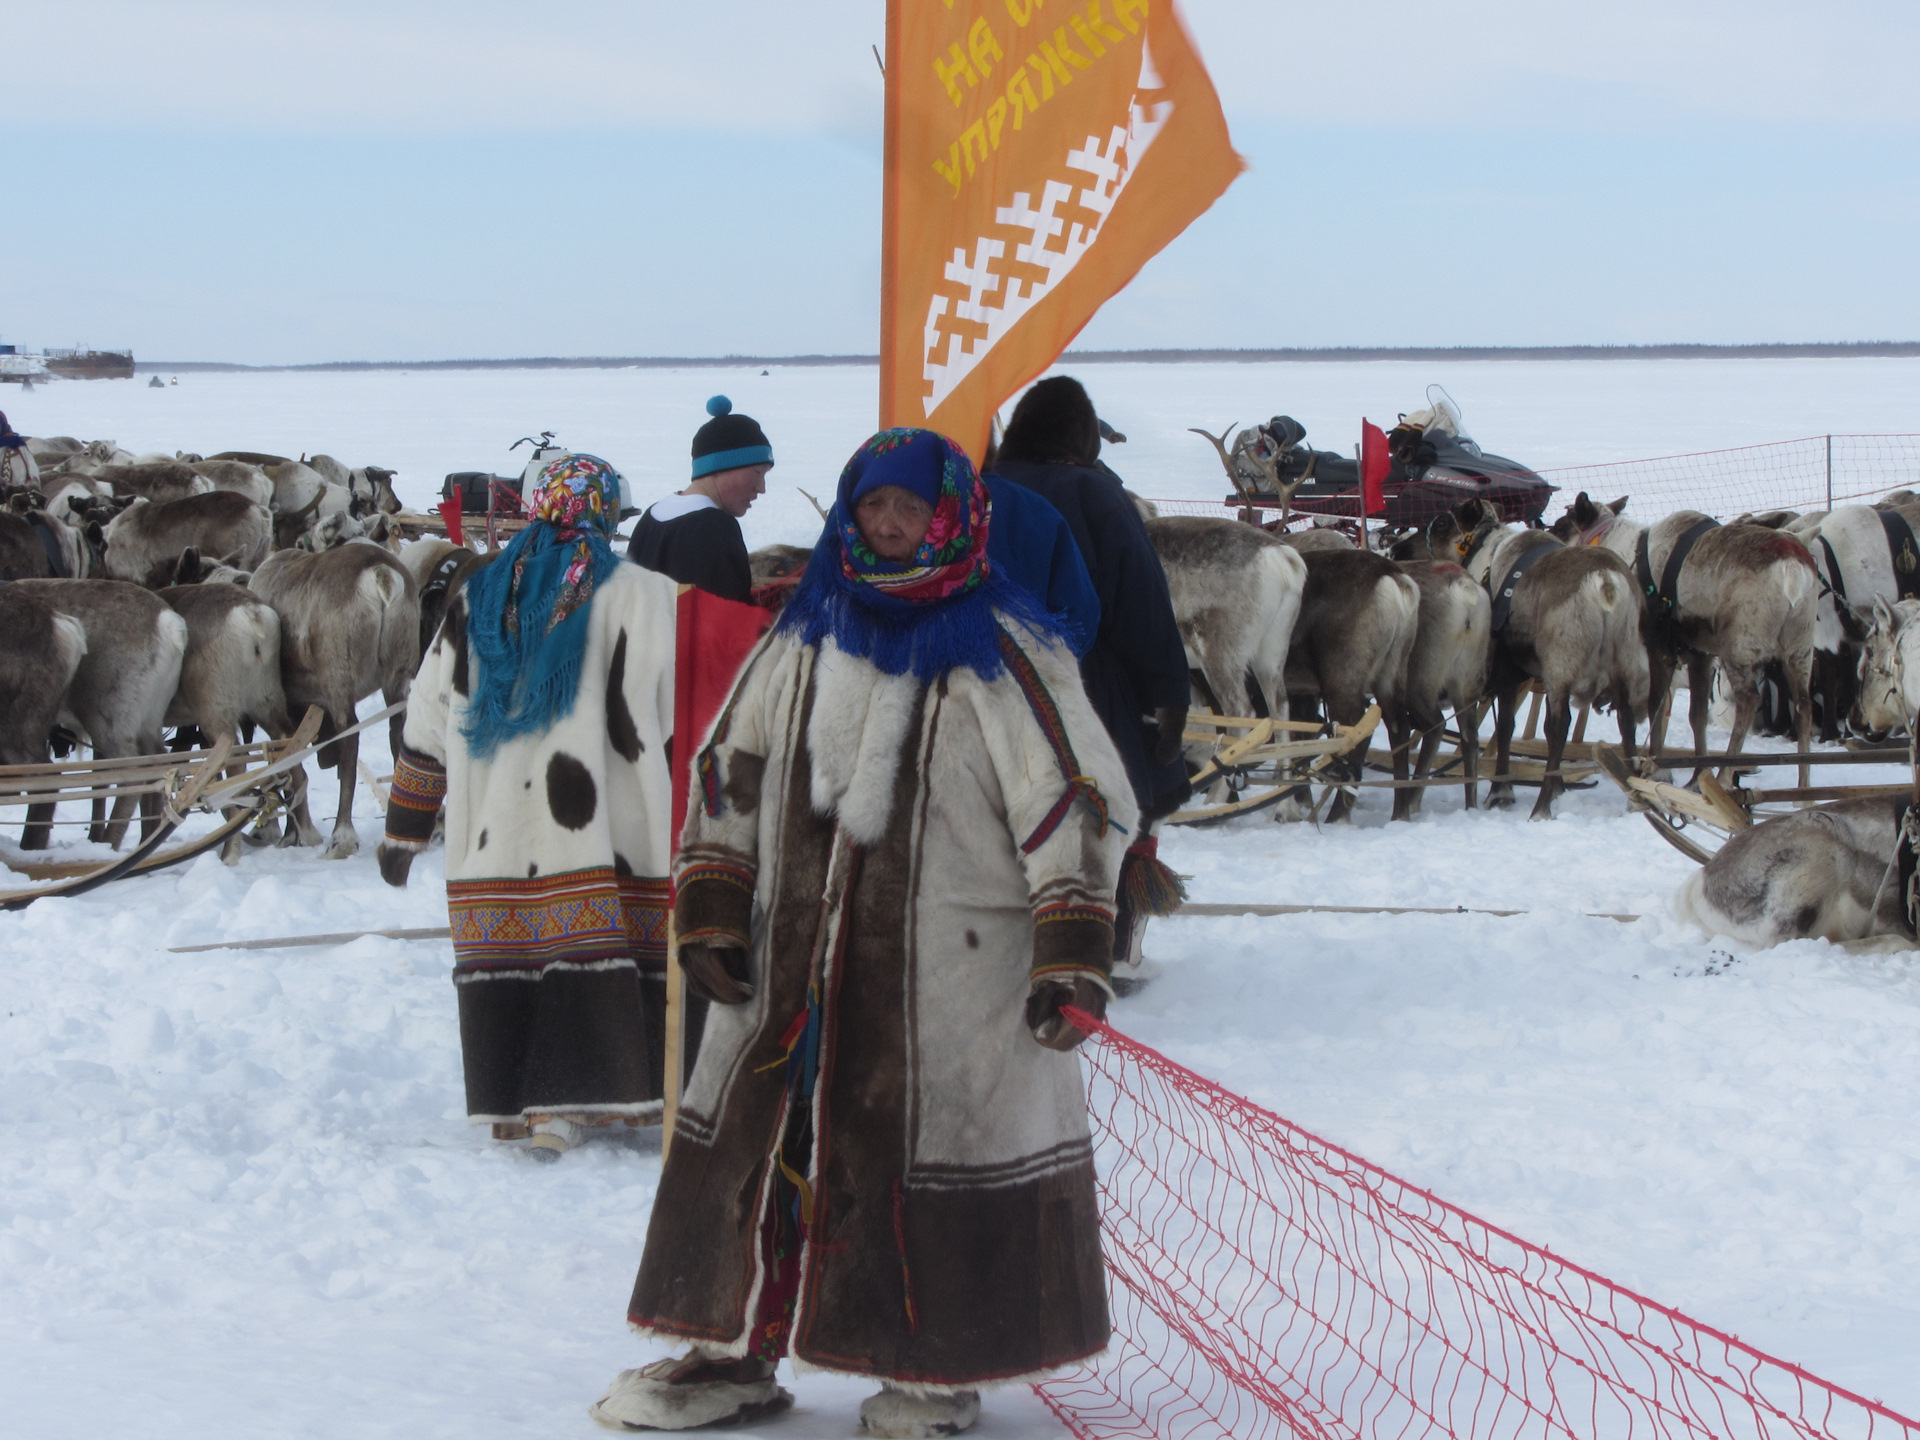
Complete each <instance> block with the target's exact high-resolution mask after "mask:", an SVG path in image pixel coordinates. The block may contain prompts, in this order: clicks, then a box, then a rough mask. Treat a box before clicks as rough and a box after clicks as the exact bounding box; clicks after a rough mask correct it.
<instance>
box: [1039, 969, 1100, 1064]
mask: <svg viewBox="0 0 1920 1440" xmlns="http://www.w3.org/2000/svg"><path fill="white" fill-rule="evenodd" d="M1063 1005H1074V1006H1078V1007H1079V1008H1080V1009H1082V1010H1084V1011H1086V1012H1087V1013H1088V1014H1089V1015H1091V1016H1093V1018H1094V1019H1096V1020H1104V1019H1106V1018H1107V989H1106V987H1105V986H1104V985H1102V984H1100V982H1099V981H1097V980H1094V979H1093V978H1091V977H1090V976H1086V975H1075V976H1073V977H1072V978H1071V979H1069V978H1068V977H1066V976H1058V977H1054V978H1049V979H1042V980H1036V981H1035V982H1034V985H1033V989H1032V990H1031V991H1030V992H1029V993H1028V995H1027V1028H1028V1029H1029V1030H1031V1031H1032V1032H1033V1038H1034V1039H1036V1040H1038V1041H1039V1042H1040V1043H1041V1044H1042V1045H1044V1046H1046V1047H1047V1048H1048V1049H1049V1050H1071V1049H1073V1047H1074V1046H1076V1045H1078V1044H1079V1043H1080V1042H1081V1041H1082V1040H1084V1039H1086V1038H1087V1037H1086V1034H1085V1033H1084V1032H1083V1031H1080V1030H1077V1029H1075V1028H1074V1027H1073V1026H1072V1025H1069V1024H1068V1023H1067V1017H1066V1016H1064V1015H1062V1014H1061V1013H1060V1007H1061V1006H1063Z"/></svg>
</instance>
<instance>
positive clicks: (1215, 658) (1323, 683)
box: [1140, 436, 1920, 820]
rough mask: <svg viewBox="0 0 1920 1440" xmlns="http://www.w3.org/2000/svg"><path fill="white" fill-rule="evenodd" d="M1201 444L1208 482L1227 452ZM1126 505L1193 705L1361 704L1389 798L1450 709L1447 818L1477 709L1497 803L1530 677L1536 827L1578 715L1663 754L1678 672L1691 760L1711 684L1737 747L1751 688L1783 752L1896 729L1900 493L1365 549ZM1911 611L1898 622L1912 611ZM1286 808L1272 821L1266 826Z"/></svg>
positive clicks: (1470, 518)
mask: <svg viewBox="0 0 1920 1440" xmlns="http://www.w3.org/2000/svg"><path fill="white" fill-rule="evenodd" d="M1208 438H1209V439H1211V438H1212V437H1211V436H1210V437H1208ZM1216 448H1218V449H1220V451H1221V455H1222V460H1223V462H1224V463H1226V464H1227V465H1228V468H1229V474H1230V476H1231V475H1232V473H1233V470H1232V466H1233V462H1234V461H1235V460H1236V459H1241V458H1243V457H1240V456H1238V455H1237V454H1234V453H1231V452H1229V451H1228V450H1227V448H1226V447H1225V446H1224V444H1218V443H1217V442H1216ZM1257 460H1258V457H1257V456H1255V457H1253V461H1254V462H1256V463H1257ZM1140 503H1141V505H1142V510H1143V514H1144V515H1146V517H1147V519H1146V528H1147V533H1148V535H1149V536H1150V537H1151V539H1152V541H1153V544H1154V547H1155V549H1156V550H1157V551H1158V553H1159V555H1160V560H1161V564H1162V566H1163V568H1164V569H1165V570H1166V572H1167V580H1168V586H1169V589H1170V591H1171V594H1172V597H1173V603H1174V608H1175V611H1176V614H1177V616H1178V618H1179V622H1180V627H1181V633H1182V636H1183V637H1184V639H1185V641H1186V646H1187V654H1188V663H1189V665H1190V666H1191V667H1192V670H1193V672H1194V676H1195V684H1194V700H1195V704H1196V705H1204V706H1206V707H1208V708H1211V709H1213V710H1215V711H1216V712H1220V713H1227V714H1241V715H1252V714H1258V713H1268V712H1270V713H1272V714H1273V715H1275V716H1276V717H1280V718H1285V717H1287V716H1288V715H1289V714H1291V713H1292V711H1293V710H1294V709H1295V708H1298V707H1301V706H1303V705H1307V706H1310V705H1314V704H1318V705H1320V706H1323V707H1324V709H1325V713H1326V716H1327V718H1328V719H1330V720H1332V721H1334V722H1336V723H1339V724H1343V725H1345V724H1352V723H1354V722H1355V721H1357V720H1358V719H1359V718H1360V716H1361V714H1362V712H1363V711H1364V709H1365V708H1366V705H1367V704H1368V702H1369V701H1371V702H1373V703H1377V704H1378V705H1379V707H1380V710H1381V717H1382V726H1383V728H1384V729H1385V731H1386V733H1387V736H1388V743H1389V745H1390V746H1391V747H1392V762H1393V766H1392V768H1393V773H1394V777H1395V780H1396V781H1405V780H1407V779H1408V778H1409V770H1411V772H1412V777H1413V778H1415V779H1422V778H1424V777H1426V776H1427V775H1428V774H1429V773H1430V771H1431V769H1432V765H1433V762H1434V759H1435V752H1436V750H1437V747H1438V745H1439V743H1440V739H1441V735H1442V733H1443V719H1444V717H1443V713H1442V712H1443V709H1449V708H1450V709H1451V710H1452V711H1453V712H1454V716H1455V720H1456V727H1457V730H1458V733H1459V734H1460V736H1461V737H1462V746H1463V751H1465V752H1466V753H1465V754H1464V756H1463V758H1464V761H1465V775H1466V803H1467V804H1468V805H1469V806H1472V805H1474V804H1475V803H1476V799H1475V788H1476V786H1475V781H1476V779H1477V776H1478V770H1479V762H1478V756H1477V754H1475V753H1473V751H1474V747H1475V746H1476V743H1477V741H1476V737H1477V735H1478V727H1479V719H1480V713H1481V710H1480V707H1481V705H1482V703H1483V702H1491V704H1492V706H1493V710H1494V745H1495V751H1496V754H1495V778H1494V782H1493V784H1492V787H1491V790H1490V793H1489V797H1488V799H1489V803H1490V804H1492V805H1495V806H1509V805H1511V804H1512V803H1513V788H1512V783H1511V781H1510V780H1508V779H1504V778H1502V777H1506V776H1508V775H1509V773H1510V770H1509V759H1510V754H1511V750H1510V747H1511V743H1512V737H1513V730H1514V719H1515V711H1516V705H1517V700H1518V698H1519V695H1520V692H1521V690H1522V688H1523V687H1524V686H1525V685H1526V684H1527V683H1528V682H1529V681H1534V682H1538V684H1539V685H1540V687H1541V688H1542V689H1543V690H1544V692H1545V700H1546V727H1545V738H1546V742H1547V763H1546V772H1547V775H1546V780H1545V781H1544V783H1543V784H1542V786H1541V789H1540V794H1539V798H1538V800H1537V801H1536V803H1535V805H1534V808H1533V818H1535V819H1545V818H1549V817H1550V816H1551V815H1552V813H1553V804H1554V801H1555V798H1556V797H1557V795H1558V794H1559V792H1560V790H1561V788H1562V786H1561V781H1560V779H1559V771H1560V767H1561V762H1562V760H1563V758H1564V755H1565V749H1566V745H1567V741H1568V736H1569V730H1570V727H1571V722H1572V718H1573V714H1574V711H1575V709H1576V708H1577V707H1580V706H1586V705H1596V704H1597V705H1600V706H1601V707H1603V708H1611V709H1612V710H1613V712H1614V714H1615V716H1616V717H1617V720H1618V723H1619V729H1620V737H1621V740H1622V743H1623V747H1624V749H1625V751H1626V753H1627V755H1628V757H1629V759H1630V760H1631V758H1632V757H1633V755H1634V754H1635V743H1636V731H1637V729H1638V727H1639V726H1641V725H1642V724H1643V723H1644V724H1645V725H1646V727H1647V729H1646V731H1645V735H1646V744H1647V748H1648V749H1649V751H1650V752H1651V753H1654V754H1661V753H1665V729H1666V720H1665V714H1666V707H1667V702H1668V700H1669V698H1670V695H1671V691H1672V688H1673V682H1674V679H1675V676H1676V672H1677V670H1678V667H1679V666H1681V665H1685V667H1686V672H1687V685H1688V695H1689V701H1690V707H1689V708H1690V717H1689V718H1690V721H1691V724H1692V729H1693V740H1694V753H1695V754H1701V753H1704V752H1705V751H1706V748H1707V743H1706V731H1707V722H1708V714H1709V699H1710V696H1711V694H1712V691H1713V679H1714V674H1715V671H1716V669H1717V671H1718V674H1719V676H1720V677H1721V679H1722V681H1723V683H1724V685H1725V687H1726V689H1727V691H1728V693H1729V695H1730V698H1731V701H1732V707H1733V714H1732V725H1731V729H1732V735H1731V740H1730V746H1731V749H1732V750H1733V751H1736V752H1737V751H1739V750H1740V749H1741V748H1742V747H1743V745H1744V744H1745V741H1746V738H1747V736H1748V734H1749V732H1750V731H1751V730H1752V729H1753V728H1754V726H1755V723H1756V718H1757V717H1758V716H1759V715H1760V713H1761V712H1762V709H1763V694H1766V693H1773V694H1777V695H1778V696H1779V697H1780V699H1781V701H1782V703H1783V705H1784V707H1785V709H1786V711H1787V714H1788V719H1787V724H1788V725H1789V726H1790V728H1791V731H1792V733H1794V734H1795V735H1796V736H1797V738H1798V740H1799V748H1800V749H1801V750H1802V751H1806V750H1807V749H1808V747H1809V744H1810V742H1811V739H1812V735H1813V732H1814V727H1815V724H1816V717H1817V719H1818V724H1819V728H1820V731H1821V733H1822V734H1823V735H1824V737H1825V738H1828V739H1833V738H1837V737H1838V735H1839V734H1840V733H1841V729H1842V727H1843V726H1851V727H1852V728H1853V729H1856V730H1872V731H1876V732H1884V731H1886V730H1887V729H1889V728H1892V727H1893V726H1895V725H1904V724H1905V723H1906V720H1907V717H1908V716H1910V715H1911V714H1912V713H1913V711H1912V709H1911V708H1908V709H1906V710H1905V711H1899V705H1900V704H1902V703H1904V702H1903V701H1899V700H1897V699H1896V700H1894V701H1888V700H1887V699H1886V698H1885V697H1886V696H1887V695H1888V694H1889V693H1890V692H1891V689H1897V685H1893V686H1890V682H1889V681H1888V679H1887V678H1886V674H1885V673H1884V672H1885V670H1886V662H1885V661H1884V660H1883V659H1881V658H1877V657H1879V656H1882V655H1885V654H1889V653H1891V639H1890V637H1891V635H1892V633H1893V630H1894V628H1895V627H1896V625H1898V624H1899V623H1900V622H1901V620H1902V618H1903V615H1902V614H1899V613H1896V611H1895V610H1894V609H1893V608H1892V607H1893V606H1894V605H1895V603H1896V602H1898V601H1901V600H1903V599H1907V598H1909V597H1912V596H1915V595H1916V594H1920V546H1916V544H1915V540H1914V532H1913V530H1912V529H1911V528H1910V524H1909V522H1910V521H1914V522H1920V497H1916V496H1914V495H1913V494H1912V493H1911V492H1907V491H1898V492H1895V493H1894V494H1893V495H1890V496H1888V497H1887V498H1886V499H1885V500H1883V501H1881V502H1879V503H1878V504H1877V505H1873V506H1865V505H1856V506H1844V507H1839V508H1836V509H1834V510H1832V511H1829V512H1822V513H1818V514H1806V515H1799V514H1793V513H1790V512H1772V513H1769V514H1765V515H1758V516H1755V515H1748V516H1742V517H1740V518H1739V519H1737V520H1735V521H1732V522H1730V523H1727V524H1720V523H1719V522H1717V521H1715V520H1713V519H1711V518H1710V517H1708V516H1706V515H1703V514H1701V513H1699V512H1698V511H1690V510H1688V511H1679V512H1677V513H1675V514H1671V515H1668V516H1665V517H1663V518H1661V519H1658V520H1655V521H1653V522H1652V523H1650V524H1648V523H1643V522H1642V521H1640V520H1639V519H1637V518H1634V517H1632V516H1630V515H1628V514H1627V513H1626V511H1627V499H1626V497H1622V498H1620V499H1618V500H1615V501H1613V502H1612V503H1610V504H1604V505H1601V504H1595V503H1594V502H1593V501H1592V500H1591V499H1590V498H1589V497H1588V496H1587V495H1586V494H1585V493H1584V492H1582V493H1581V494H1580V495H1579V496H1577V497H1576V498H1575V500H1574V501H1573V503H1572V504H1571V505H1570V506H1569V507H1568V508H1567V510H1566V511H1565V513H1564V514H1563V515H1561V516H1560V518H1559V519H1558V520H1557V521H1555V522H1554V523H1553V524H1552V525H1551V527H1549V528H1537V527H1527V526H1520V525H1506V524H1503V523H1502V521H1501V517H1500V514H1499V512H1498V511H1497V510H1496V509H1495V507H1494V506H1493V505H1492V504H1490V503H1488V502H1487V501H1485V500H1480V499H1469V500H1467V501H1465V502H1463V503H1461V504H1459V505H1456V506H1455V507H1454V508H1453V509H1452V510H1450V511H1447V512H1444V513H1442V514H1440V515H1438V516H1437V517H1436V518H1435V519H1434V520H1433V521H1432V522H1431V523H1430V524H1428V525H1427V526H1426V527H1424V528H1423V529H1419V530H1414V531H1411V532H1407V533H1402V534H1399V535H1395V536H1390V537H1388V544H1387V549H1386V553H1384V554H1379V553H1373V552H1371V551H1368V550H1362V549H1359V548H1357V547H1355V546H1354V545H1353V543H1352V541H1351V540H1349V539H1347V538H1346V537H1345V536H1344V535H1342V534H1340V533H1339V532H1337V531H1335V530H1332V529H1308V530H1304V531H1294V532H1291V533H1285V532H1283V533H1278V534H1274V533H1270V532H1268V531H1266V530H1263V529H1261V528H1260V527H1258V526H1255V525H1249V524H1247V523H1245V522H1244V521H1241V520H1227V519H1199V518H1192V517H1166V518H1161V517H1159V516H1158V515H1157V514H1155V513H1153V509H1152V506H1151V505H1150V504H1149V503H1148V502H1144V501H1143V502H1140ZM1876 615H1877V616H1878V618H1877V619H1876ZM1910 618H1913V619H1920V603H1916V604H1915V605H1914V607H1913V612H1912V616H1911V617H1910ZM1876 627H1877V630H1876ZM1876 633H1877V634H1878V635H1879V636H1880V637H1881V643H1880V644H1879V645H1878V646H1876V645H1875V643H1874V638H1875V635H1876ZM1912 634H1913V635H1916V636H1920V624H1916V625H1914V627H1913V631H1912ZM1908 643H1909V644H1910V645H1911V644H1915V643H1916V642H1915V641H1913V639H1912V638H1911V637H1909V641H1908ZM1863 684H1865V685H1867V687H1868V689H1869V690H1870V691H1872V692H1873V693H1871V694H1863V693H1862V685H1863ZM1916 684H1920V671H1916ZM1416 741H1417V754H1414V756H1413V759H1412V763H1411V765H1410V764H1409V756H1410V754H1411V753H1413V752H1414V751H1415V750H1416ZM1365 760H1366V749H1365V747H1364V745H1363V746H1361V747H1359V748H1358V749H1357V751H1356V753H1355V754H1353V755H1351V756H1350V757H1348V759H1347V760H1346V762H1345V775H1344V777H1342V778H1344V779H1346V780H1348V781H1357V780H1358V779H1359V778H1360V775H1361V770H1362V768H1363V767H1364V764H1365ZM1800 783H1801V785H1802V786H1805V785H1806V784H1807V775H1806V766H1805V765H1804V764H1803V765H1802V767H1801V780H1800ZM1421 793H1422V792H1421V790H1420V789H1419V788H1411V787H1409V788H1400V789H1397V790H1396V791H1395V796H1394V804H1393V818H1394V819H1396V820H1405V819H1411V818H1412V817H1413V816H1414V814H1415V813H1417V810H1418V805H1419V800H1418V797H1419V795H1420V794H1421ZM1345 802H1346V795H1345V792H1342V793H1341V794H1340V795H1339V796H1338V797H1337V798H1336V800H1335V802H1334V804H1333V806H1332V807H1331V808H1330V810H1329V812H1328V816H1329V819H1332V820H1341V819H1345V818H1347V816H1348V815H1349V814H1350V806H1349V805H1348V804H1347V803H1345ZM1298 813H1299V812H1298V811H1297V809H1293V808H1290V807H1288V806H1285V805H1283V807H1282V808H1281V810H1279V811H1278V812H1276V815H1277V818H1293V816H1295V815H1297V814H1298Z"/></svg>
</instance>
